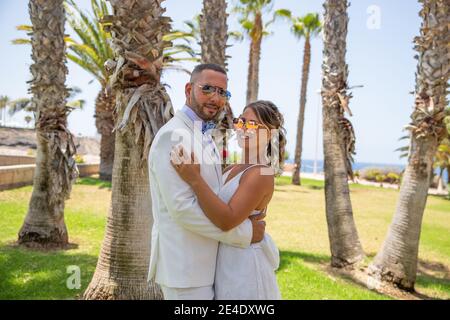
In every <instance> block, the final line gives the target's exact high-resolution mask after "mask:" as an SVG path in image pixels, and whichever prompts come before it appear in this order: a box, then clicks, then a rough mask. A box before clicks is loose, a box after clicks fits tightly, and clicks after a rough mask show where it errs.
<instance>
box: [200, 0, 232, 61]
mask: <svg viewBox="0 0 450 320" xmlns="http://www.w3.org/2000/svg"><path fill="white" fill-rule="evenodd" d="M226 10H227V3H226V2H225V0H203V12H202V14H201V15H200V36H201V39H202V40H201V48H202V63H215V64H218V65H220V66H222V67H224V68H226V53H225V50H226V47H227V40H228V32H227V30H228V27H227V17H228V14H227V12H226Z"/></svg>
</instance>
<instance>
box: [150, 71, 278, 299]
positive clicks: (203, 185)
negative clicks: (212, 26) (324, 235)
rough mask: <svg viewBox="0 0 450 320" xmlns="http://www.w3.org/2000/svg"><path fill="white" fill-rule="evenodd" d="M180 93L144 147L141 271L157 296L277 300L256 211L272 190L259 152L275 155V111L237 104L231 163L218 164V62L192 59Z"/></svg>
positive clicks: (223, 80) (272, 248)
mask: <svg viewBox="0 0 450 320" xmlns="http://www.w3.org/2000/svg"><path fill="white" fill-rule="evenodd" d="M185 94H186V103H185V105H184V106H183V108H182V109H181V110H179V111H178V112H177V113H176V114H175V116H174V117H173V118H172V119H171V120H170V121H169V122H167V123H166V124H165V125H164V126H163V127H162V128H161V129H160V130H159V131H158V133H157V135H156V136H155V139H154V141H153V144H152V147H151V149H150V155H149V177H150V188H151V197H152V206H153V218H154V222H153V229H152V239H151V258H150V267H149V275H148V280H149V281H150V280H155V282H156V283H158V284H159V285H160V287H161V289H162V291H163V294H164V298H165V299H166V300H178V299H182V300H212V299H216V300H223V299H233V300H264V299H281V295H280V291H279V289H278V285H277V281H276V276H275V270H276V269H277V268H278V265H279V252H278V249H277V247H276V245H275V243H274V242H273V240H272V239H271V237H270V236H269V235H268V234H267V233H265V221H264V220H263V219H264V217H265V215H266V209H267V206H268V204H269V202H270V200H271V198H272V195H273V191H274V173H275V171H274V170H273V166H272V167H271V166H270V160H269V158H274V154H273V153H274V152H276V153H279V154H277V157H275V158H278V157H279V159H280V161H281V160H282V156H281V157H280V154H282V151H283V150H284V145H285V142H286V139H285V135H284V128H283V117H282V115H281V114H280V112H279V111H278V108H277V107H276V106H275V105H274V104H273V103H271V102H269V101H256V102H253V103H251V104H249V105H248V106H246V107H245V108H244V110H243V111H242V114H241V116H240V117H239V118H237V119H235V120H234V121H233V123H234V126H235V130H236V134H237V139H238V143H239V146H240V147H241V148H242V160H241V163H239V164H233V165H230V166H228V167H226V168H225V169H224V170H223V172H222V166H221V157H220V155H219V152H218V149H217V146H216V144H215V142H214V140H213V137H212V136H211V131H212V130H208V129H209V128H212V127H213V126H214V122H213V121H214V120H215V119H217V117H218V115H219V113H220V112H222V111H223V109H224V107H225V105H226V103H227V101H228V99H229V97H230V96H231V95H230V93H229V92H228V91H227V75H226V71H225V70H224V69H223V68H222V67H220V66H218V65H215V64H201V65H198V66H197V67H195V69H194V70H193V72H192V74H191V78H190V81H189V83H187V84H186V86H185ZM211 124H212V125H211ZM259 133H264V134H259ZM274 138H275V139H274ZM273 141H276V142H277V143H274V142H273ZM275 144H277V146H275Z"/></svg>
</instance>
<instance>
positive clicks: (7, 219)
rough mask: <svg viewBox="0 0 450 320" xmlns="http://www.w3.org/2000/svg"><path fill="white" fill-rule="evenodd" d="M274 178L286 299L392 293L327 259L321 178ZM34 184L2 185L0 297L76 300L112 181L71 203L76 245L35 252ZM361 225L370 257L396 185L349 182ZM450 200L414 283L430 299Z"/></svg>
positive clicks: (442, 293) (86, 187) (449, 246)
mask: <svg viewBox="0 0 450 320" xmlns="http://www.w3.org/2000/svg"><path fill="white" fill-rule="evenodd" d="M302 183H303V185H302V186H300V187H299V186H292V185H290V183H289V178H287V177H281V178H278V179H277V185H276V192H275V194H274V197H273V200H272V202H271V204H270V207H269V210H268V215H267V218H266V220H267V231H268V232H269V233H270V234H271V235H272V237H273V238H274V240H275V241H276V243H277V244H278V247H279V248H280V252H281V265H280V268H279V270H278V271H277V277H278V282H279V285H280V289H281V292H282V296H283V298H284V299H389V297H388V296H384V295H381V294H378V293H375V292H373V291H370V290H368V289H366V288H365V287H364V286H361V285H359V284H357V283H355V282H353V281H352V280H351V279H349V278H346V277H343V276H337V275H335V274H333V273H330V272H328V271H327V270H328V268H327V266H328V264H329V261H330V256H329V247H328V235H327V229H326V220H325V211H324V192H323V182H321V181H314V180H307V179H303V180H302ZM30 196H31V187H23V188H19V189H15V190H9V191H3V192H0V218H1V219H0V299H75V298H77V297H79V296H80V295H81V294H82V292H83V291H84V289H85V288H86V287H87V285H88V283H89V281H90V279H91V277H92V274H93V272H94V270H95V265H96V262H97V256H98V254H99V251H100V246H101V242H102V239H103V234H104V229H105V222H106V213H107V210H108V204H109V200H110V197H111V190H110V184H108V183H103V182H101V181H99V180H97V179H94V178H83V179H81V180H79V181H78V183H77V184H76V185H75V186H74V188H73V191H72V196H71V199H70V200H68V201H67V203H66V211H65V219H66V224H67V228H68V230H69V239H70V243H71V244H72V245H71V248H70V249H68V250H65V251H49V252H43V251H36V250H34V251H32V250H29V249H23V248H19V247H17V246H15V245H14V242H15V240H16V239H17V232H18V230H19V228H20V226H21V225H22V222H23V219H24V217H25V214H26V211H27V206H28V201H29V198H30ZM351 196H352V203H353V208H354V215H355V220H356V224H357V227H358V232H359V235H360V238H361V241H362V244H363V247H364V249H365V251H366V253H367V254H368V258H367V261H366V263H369V262H370V259H371V258H373V256H374V255H375V253H376V252H377V250H378V249H379V247H380V245H381V243H382V241H383V240H384V237H385V235H386V231H387V228H388V226H389V223H390V221H391V218H392V214H393V213H394V210H395V202H396V199H397V197H398V191H397V190H392V189H380V188H376V187H365V186H359V185H352V186H351ZM449 216H450V201H448V200H445V199H443V198H439V197H434V196H432V197H429V198H428V203H427V207H426V212H425V215H424V221H423V229H422V235H421V243H420V251H419V257H420V263H419V276H418V281H417V286H416V288H417V290H418V291H419V292H420V293H421V294H422V295H424V296H426V297H430V298H444V299H449V298H450V280H449V279H450V275H449V265H450V236H449V235H450V232H449V231H450V219H449ZM70 266H78V267H79V268H80V271H81V288H79V289H68V288H67V285H66V281H67V279H68V278H69V276H70V275H71V273H68V272H67V271H68V268H70Z"/></svg>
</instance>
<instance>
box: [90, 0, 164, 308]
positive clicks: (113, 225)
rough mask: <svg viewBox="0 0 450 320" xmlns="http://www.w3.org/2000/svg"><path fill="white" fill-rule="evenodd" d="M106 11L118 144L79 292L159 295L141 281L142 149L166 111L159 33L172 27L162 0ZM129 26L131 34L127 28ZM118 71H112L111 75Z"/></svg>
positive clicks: (145, 184) (146, 203)
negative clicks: (92, 260) (88, 276)
mask: <svg viewBox="0 0 450 320" xmlns="http://www.w3.org/2000/svg"><path fill="white" fill-rule="evenodd" d="M110 2H111V4H112V7H113V10H114V14H115V15H114V16H112V17H109V19H110V21H108V22H110V23H111V24H112V27H111V29H112V35H113V41H114V48H115V54H116V56H117V65H116V71H115V73H114V74H113V76H112V79H113V81H112V84H113V89H114V90H115V92H116V95H115V97H116V101H117V104H116V108H117V109H116V111H117V125H116V145H115V155H114V159H115V160H114V167H113V177H112V200H111V209H110V212H109V214H108V220H107V226H106V233H105V238H104V240H103V244H102V249H101V252H100V257H99V260H98V262H97V268H96V270H95V273H94V276H93V278H92V280H91V283H90V284H89V286H88V288H87V289H86V291H85V293H84V298H85V299H161V298H162V293H161V291H160V288H159V287H158V286H157V285H156V284H155V283H154V282H150V283H147V274H148V265H149V259H150V239H151V228H152V224H153V219H152V212H151V198H150V187H149V180H148V179H149V178H148V169H147V156H148V152H149V148H150V145H151V142H152V140H153V137H154V136H155V134H156V132H157V131H158V130H159V128H160V127H161V126H163V125H164V124H165V123H166V122H167V121H168V120H169V119H170V118H171V117H172V116H173V108H172V105H171V103H170V99H169V97H168V95H167V93H166V92H165V90H164V87H163V86H162V85H161V83H160V76H161V69H162V66H163V63H162V61H163V60H162V59H163V58H162V57H163V49H164V48H165V47H167V46H169V45H170V43H167V42H164V41H163V40H162V35H163V34H165V33H167V32H168V31H169V29H170V19H169V18H166V17H163V16H162V14H163V12H164V9H162V7H161V0H140V1H119V0H110ZM131 34H133V36H130V35H131ZM116 76H117V77H116Z"/></svg>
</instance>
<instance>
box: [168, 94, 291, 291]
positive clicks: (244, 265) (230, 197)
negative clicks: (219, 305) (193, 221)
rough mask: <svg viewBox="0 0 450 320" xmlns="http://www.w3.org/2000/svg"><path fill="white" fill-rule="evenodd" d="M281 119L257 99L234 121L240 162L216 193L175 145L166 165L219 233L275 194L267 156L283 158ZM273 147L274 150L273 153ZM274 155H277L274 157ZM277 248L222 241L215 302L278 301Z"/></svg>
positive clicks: (263, 207)
mask: <svg viewBox="0 0 450 320" xmlns="http://www.w3.org/2000/svg"><path fill="white" fill-rule="evenodd" d="M283 122H284V121H283V116H282V115H281V113H280V112H279V111H278V108H277V107H276V106H275V105H274V104H273V103H272V102H269V101H256V102H253V103H251V104H249V105H248V106H246V107H245V109H244V111H243V113H242V115H241V117H239V118H238V119H235V121H234V123H235V129H236V130H237V139H238V143H239V146H240V147H241V148H242V162H243V163H241V164H234V165H231V166H229V167H227V168H225V170H224V174H223V183H224V184H223V187H222V189H221V191H220V193H219V194H218V195H216V194H215V193H214V192H213V191H212V190H211V189H210V187H209V186H208V184H207V183H206V182H205V181H204V180H203V178H202V176H201V175H200V165H198V164H188V163H198V162H197V161H195V162H192V161H190V160H194V156H193V154H191V155H188V154H187V151H186V150H184V149H183V148H182V147H175V148H174V149H173V150H172V153H171V159H172V160H171V163H172V165H173V166H174V168H175V170H176V171H177V172H178V174H179V175H180V177H181V178H182V179H183V180H184V181H185V182H186V183H188V184H189V185H190V186H191V188H192V189H193V191H194V192H195V194H196V196H197V199H198V202H199V204H200V206H201V208H202V209H203V212H204V213H205V215H206V216H207V217H208V218H209V219H210V220H211V222H213V223H214V224H215V225H216V226H217V227H219V228H220V229H222V230H224V231H227V230H230V229H232V228H234V227H236V226H237V225H239V224H240V223H242V222H243V221H244V220H245V219H247V218H251V217H252V216H254V215H257V214H260V213H263V214H265V210H266V208H267V205H268V204H269V202H270V199H271V198H272V194H273V191H274V171H273V170H272V168H271V167H270V166H269V164H270V160H269V158H272V159H273V158H278V159H280V162H281V160H282V159H283V153H284V146H285V144H286V138H285V130H284V128H283ZM277 149H278V150H277ZM274 152H277V154H276V155H275V154H273V153H274ZM278 265H279V253H278V249H277V247H276V246H275V244H274V243H273V241H272V239H271V238H270V236H269V235H268V234H267V233H266V234H265V237H264V240H263V241H261V242H260V243H255V244H251V245H250V247H248V248H246V249H242V248H237V247H233V246H230V245H226V244H223V243H221V244H220V245H219V252H218V256H217V265H216V276H215V282H214V291H215V299H217V300H225V299H236V300H264V299H281V295H280V291H279V289H278V285H277V282H276V276H275V270H276V269H277V268H278Z"/></svg>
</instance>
